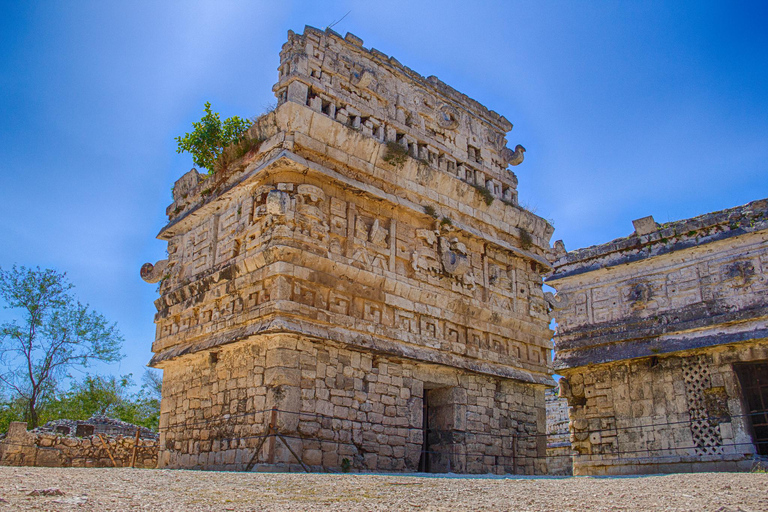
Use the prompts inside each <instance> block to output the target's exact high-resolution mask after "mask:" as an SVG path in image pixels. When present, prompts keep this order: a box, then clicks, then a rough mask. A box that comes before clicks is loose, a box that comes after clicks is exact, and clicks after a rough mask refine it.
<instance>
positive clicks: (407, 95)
mask: <svg viewBox="0 0 768 512" xmlns="http://www.w3.org/2000/svg"><path fill="white" fill-rule="evenodd" d="M274 92H275V95H276V96H277V99H278V103H277V108H276V109H275V110H274V111H273V112H271V113H269V114H266V115H264V116H262V117H261V118H259V119H258V120H257V122H256V123H255V124H254V126H253V127H252V128H251V129H250V131H249V137H251V138H252V139H253V140H256V141H260V145H259V146H258V149H256V150H252V151H250V152H249V153H248V154H246V155H245V156H244V157H243V158H242V159H239V160H237V161H235V162H233V163H232V164H230V165H229V166H228V167H227V168H226V169H225V170H223V171H220V172H217V173H216V174H215V175H213V176H211V177H209V178H207V179H204V177H203V176H201V175H200V174H198V172H197V171H196V170H192V171H190V172H189V173H187V174H185V175H184V176H183V177H182V178H180V179H179V180H178V181H177V182H176V184H175V186H174V189H173V199H174V202H173V204H171V205H170V206H169V207H168V209H167V213H168V217H169V222H168V224H167V225H166V226H165V227H164V228H163V229H162V230H161V232H160V233H159V235H158V237H159V238H160V239H162V240H166V241H167V242H168V258H167V260H163V261H160V262H158V263H156V264H154V265H151V264H147V265H145V266H144V267H143V268H142V276H143V277H144V278H145V280H147V281H149V282H159V283H160V285H159V293H160V295H161V296H160V298H159V299H158V300H157V301H156V306H157V315H156V318H155V321H156V324H157V331H156V339H155V341H154V344H153V346H152V351H153V352H154V357H153V358H152V360H151V365H152V366H154V367H157V368H162V369H163V371H164V372H163V373H164V375H163V390H162V405H161V419H160V448H159V455H158V467H165V468H206V469H228V470H244V469H251V468H255V469H256V470H259V469H268V470H275V469H277V470H301V469H302V468H304V469H311V470H324V469H325V470H339V469H341V470H352V471H432V472H445V471H452V472H456V473H484V472H492V473H517V474H541V473H544V472H545V471H546V435H545V433H546V432H545V424H546V417H545V405H544V391H545V389H546V388H548V387H551V386H553V385H554V381H553V379H552V376H551V375H552V356H551V351H552V342H551V336H552V331H551V330H550V329H549V322H550V317H549V315H548V311H547V304H546V302H545V300H544V295H543V293H542V277H543V275H545V274H546V273H547V272H549V271H550V270H551V264H550V263H549V260H548V258H547V255H548V253H549V251H550V249H549V239H550V237H551V235H552V232H553V228H552V226H550V225H549V224H548V223H547V222H546V221H545V220H544V219H542V218H540V217H537V216H536V215H534V214H532V213H531V212H529V211H527V210H525V209H523V208H521V207H520V206H519V205H518V202H517V189H516V187H517V178H516V176H515V174H514V173H513V172H512V171H511V170H510V169H509V168H508V166H509V165H517V164H519V163H520V162H522V159H523V152H524V151H525V149H524V148H523V147H522V146H517V147H516V148H515V149H514V150H513V149H509V148H508V147H506V143H507V141H506V138H505V137H506V133H507V132H509V131H510V130H511V129H512V124H511V123H509V121H507V120H506V119H505V118H504V117H502V116H501V115H499V114H497V113H496V112H494V111H491V110H488V109H487V108H485V107H484V106H482V105H481V104H479V103H478V102H476V101H474V100H472V99H470V98H468V97H467V96H465V95H463V94H461V93H459V92H458V91H456V90H454V89H452V88H451V87H449V86H448V85H446V84H444V83H443V82H441V81H440V80H439V79H437V78H436V77H428V78H424V77H422V76H421V75H419V74H418V73H416V72H414V71H413V70H411V69H409V68H407V67H405V66H403V65H402V64H400V63H399V62H398V61H397V60H396V59H395V58H393V57H389V56H387V55H385V54H384V53H382V52H380V51H378V50H375V49H370V50H369V49H366V48H364V47H363V42H362V41H361V40H360V39H359V38H357V37H355V36H353V35H351V34H347V35H346V37H342V36H340V35H339V34H337V33H335V32H333V31H332V30H325V31H321V30H317V29H314V28H311V27H306V28H305V31H304V33H303V34H295V33H293V32H289V34H288V41H287V43H285V45H284V46H283V49H282V51H281V53H280V67H279V80H278V82H277V84H275V86H274ZM270 425H271V426H272V427H273V429H272V428H270ZM272 433H277V434H279V436H278V435H273V434H272ZM267 434H270V435H269V436H267V437H265V436H266V435H267Z"/></svg>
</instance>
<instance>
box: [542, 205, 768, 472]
mask: <svg viewBox="0 0 768 512" xmlns="http://www.w3.org/2000/svg"><path fill="white" fill-rule="evenodd" d="M635 228H636V232H635V234H633V236H631V237H628V238H625V239H619V240H615V241H613V242H610V243H608V244H604V245H601V246H595V247H590V248H586V249H580V250H577V251H574V252H572V253H568V254H563V255H562V257H561V258H560V260H559V261H558V262H557V263H556V264H555V272H554V275H553V276H552V277H551V278H550V279H548V283H549V284H551V285H552V286H553V287H555V288H556V289H557V296H556V297H550V298H549V299H550V303H551V304H552V306H553V307H554V308H556V310H557V311H556V313H555V317H556V320H557V322H558V329H557V334H556V336H555V344H556V347H557V357H556V368H557V369H558V373H560V374H562V375H563V376H564V379H563V380H561V383H560V385H561V394H562V395H563V396H566V397H567V398H568V401H569V405H570V419H571V433H572V436H571V441H572V442H573V448H574V451H575V452H576V453H577V455H576V457H575V461H574V474H625V473H641V472H666V471H706V470H736V469H749V467H750V466H751V464H752V463H753V459H754V457H755V455H756V454H757V453H758V451H759V449H758V447H759V446H762V444H761V443H764V442H765V441H759V439H761V438H760V437H759V436H760V435H761V434H760V432H759V429H754V428H753V425H752V420H751V418H755V421H762V420H760V418H762V416H760V415H754V414H752V413H753V412H754V411H755V409H754V408H753V409H749V404H748V397H747V395H745V392H744V388H743V386H742V383H741V381H740V380H739V376H738V372H739V371H743V370H739V368H744V363H751V364H752V365H753V366H752V367H753V368H759V369H758V370H753V371H758V372H760V371H763V370H762V369H761V368H768V366H754V365H765V363H766V362H768V339H767V337H768V279H767V278H766V275H767V274H768V272H767V271H768V201H767V200H759V201H755V202H753V203H749V204H747V205H744V206H740V207H736V208H732V209H729V210H724V211H722V212H715V213H712V214H707V215H703V216H701V217H696V218H693V219H687V220H683V221H678V222H674V223H671V224H667V225H662V226H658V225H656V223H655V222H653V219H652V218H650V217H648V218H645V219H639V220H637V221H635ZM556 245H557V244H556ZM763 392H764V391H763ZM758 401H759V399H758ZM750 411H752V412H750ZM762 435H763V436H764V433H763V434H762ZM763 449H764V448H763Z"/></svg>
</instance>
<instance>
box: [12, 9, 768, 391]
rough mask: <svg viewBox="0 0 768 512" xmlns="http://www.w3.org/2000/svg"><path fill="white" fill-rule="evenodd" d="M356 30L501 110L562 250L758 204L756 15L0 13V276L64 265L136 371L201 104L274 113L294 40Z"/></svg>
mask: <svg viewBox="0 0 768 512" xmlns="http://www.w3.org/2000/svg"><path fill="white" fill-rule="evenodd" d="M350 10H351V12H350V13H349V15H348V16H347V17H346V18H344V19H343V20H342V21H341V22H340V23H338V24H337V25H336V26H335V27H334V30H336V31H337V32H339V33H341V34H345V33H346V32H348V31H349V32H352V33H354V34H356V35H357V36H359V37H361V38H362V39H363V40H364V41H365V43H364V45H365V46H366V47H368V48H370V47H375V48H377V49H380V50H381V51H383V52H385V53H387V54H389V55H393V56H395V57H396V58H397V59H398V60H399V61H400V62H402V63H403V64H405V65H407V66H409V67H411V68H412V69H415V70H416V71H418V72H420V73H421V74H423V75H425V76H428V75H436V76H438V77H439V78H440V79H442V80H443V81H444V82H446V83H448V84H450V85H451V86H453V87H455V88H456V89H458V90H460V91H462V92H464V93H466V94H468V95H469V96H471V97H473V98H475V99H477V100H478V101H480V102H481V103H483V104H485V105H486V106H488V107H489V108H491V109H493V110H496V111H497V112H499V113H501V114H503V115H504V116H506V117H507V119H509V120H510V121H511V122H512V123H513V124H514V125H515V127H514V129H513V130H512V132H511V133H510V134H509V135H508V139H509V143H510V145H511V146H513V147H514V145H515V144H518V143H519V144H523V145H524V146H525V147H526V149H527V152H526V159H525V162H524V163H523V164H522V165H521V166H519V167H517V168H515V172H516V173H517V175H518V178H519V180H520V185H519V192H520V200H521V203H523V204H525V205H528V206H529V207H531V208H535V209H536V212H537V213H538V214H539V215H541V216H542V217H544V218H547V219H551V220H552V221H553V223H554V225H555V227H556V231H555V235H554V237H553V240H556V239H563V240H564V241H565V244H566V247H567V248H568V249H576V248H579V247H584V246H587V245H592V244H596V243H602V242H606V241H609V240H611V239H613V238H617V237H621V236H626V235H628V234H630V233H631V232H632V224H631V221H632V219H636V218H639V217H643V216H646V215H651V214H652V215H654V217H655V218H656V220H657V221H659V222H666V221H669V220H676V219H681V218H687V217H691V216H695V215H699V214H702V213H706V212H708V211H713V210H718V209H723V208H728V207H731V206H735V205H738V204H743V203H746V202H749V201H751V200H754V199H759V198H763V197H766V196H768V193H767V191H768V172H767V171H768V165H767V162H768V3H765V2H706V1H697V2H639V1H637V2H635V1H622V2H598V1H593V2H575V1H574V2H539V1H531V2H513V1H503V2H476V3H475V2H466V1H462V2H453V1H445V0H443V1H437V2H416V1H408V2H398V1H390V2H363V1H340V2H327V3H324V2H319V1H316V2H298V1H294V2H291V1H281V2H275V1H271V2H259V1H255V0H252V1H241V2H235V1H217V2H196V1H191V0H189V1H177V2H160V1H149V2H141V1H131V2H117V1H94V2H89V1H85V0H79V1H71V2H65V1H57V2H11V1H3V0H0V116H1V117H0V119H1V122H0V148H1V150H2V152H1V153H0V155H2V158H0V218H2V222H0V266H2V267H3V268H8V267H10V266H11V265H12V264H13V263H18V264H21V265H27V266H35V265H40V266H42V267H52V268H56V269H58V270H61V271H66V272H68V275H69V277H70V279H71V281H72V282H73V283H74V284H75V285H76V289H75V291H76V292H77V294H78V296H79V298H80V299H81V300H83V301H85V302H88V303H90V304H91V306H92V307H93V308H94V309H96V310H98V311H100V312H102V313H103V314H104V315H105V316H107V317H108V318H109V319H111V320H114V321H116V322H117V323H118V326H119V328H120V329H121V331H122V332H123V334H124V336H125V338H126V342H125V347H124V348H125V353H126V358H125V359H124V360H123V361H122V362H121V363H120V364H116V365H111V366H109V367H106V368H103V370H105V371H109V372H113V373H127V372H133V374H134V375H135V376H137V377H138V376H140V375H141V373H142V372H143V366H144V365H145V364H146V362H147V361H148V360H149V358H150V357H151V353H150V345H151V343H152V340H153V338H154V324H153V322H152V319H153V314H154V311H155V310H154V305H153V301H154V299H155V298H156V297H157V295H156V293H155V286H154V285H149V284H146V283H144V282H143V281H141V279H140V278H139V268H140V266H141V264H142V263H144V262H147V261H149V262H154V261H157V260H158V259H162V258H163V257H164V254H165V244H164V243H163V242H161V241H159V240H155V238H154V236H155V235H156V234H157V232H158V231H159V230H160V228H161V227H162V226H163V224H164V222H165V220H166V219H165V217H164V212H165V207H166V206H167V205H168V204H169V203H170V202H171V194H170V189H171V186H172V184H173V182H174V180H175V179H177V178H178V177H179V176H181V175H182V174H183V173H184V172H185V171H187V170H189V168H190V167H191V166H192V160H191V157H190V156H189V155H186V154H185V155H178V154H176V152H175V143H174V140H173V139H174V137H176V136H177V135H181V134H183V133H184V132H186V131H189V129H190V127H191V123H192V121H195V120H198V119H199V118H200V117H201V116H202V109H203V104H204V103H205V102H206V101H210V102H211V103H212V104H213V109H214V110H215V111H219V112H221V113H222V115H223V116H225V117H229V116H231V115H240V116H247V117H251V116H254V115H257V114H259V113H261V112H262V111H263V110H264V108H265V107H266V106H267V105H269V104H270V103H272V102H273V101H274V96H273V94H272V92H271V87H272V85H273V84H274V82H275V81H276V80H277V70H276V68H277V65H278V52H279V51H280V48H281V46H282V44H283V42H284V41H285V39H286V32H287V31H288V30H289V29H292V30H294V31H296V32H301V31H302V30H303V27H304V25H312V26H315V27H318V28H324V27H326V26H327V25H329V24H330V23H332V22H333V21H335V20H338V19H339V18H341V17H342V16H343V15H344V14H345V13H347V11H350Z"/></svg>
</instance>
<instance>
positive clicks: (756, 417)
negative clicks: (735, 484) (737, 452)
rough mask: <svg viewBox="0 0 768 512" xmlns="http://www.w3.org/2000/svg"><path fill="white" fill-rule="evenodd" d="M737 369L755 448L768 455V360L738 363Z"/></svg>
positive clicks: (758, 451)
mask: <svg viewBox="0 0 768 512" xmlns="http://www.w3.org/2000/svg"><path fill="white" fill-rule="evenodd" d="M735 370H736V373H737V374H738V376H739V381H740V382H741V390H742V392H743V394H744V401H745V402H746V405H747V414H748V416H747V417H748V418H749V423H750V424H751V426H752V440H753V441H754V443H755V450H756V451H757V453H758V454H759V455H763V456H768V361H761V362H758V363H741V364H737V365H735Z"/></svg>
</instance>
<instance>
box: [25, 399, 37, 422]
mask: <svg viewBox="0 0 768 512" xmlns="http://www.w3.org/2000/svg"><path fill="white" fill-rule="evenodd" d="M27 416H28V418H27V428H28V429H33V428H37V422H38V418H37V397H35V396H33V397H32V398H30V399H29V410H28V411H27Z"/></svg>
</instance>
